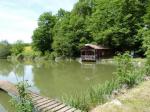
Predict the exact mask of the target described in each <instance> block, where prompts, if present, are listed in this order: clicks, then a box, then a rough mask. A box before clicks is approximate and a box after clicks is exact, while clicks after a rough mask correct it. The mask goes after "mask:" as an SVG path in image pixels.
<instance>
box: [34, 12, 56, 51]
mask: <svg viewBox="0 0 150 112" xmlns="http://www.w3.org/2000/svg"><path fill="white" fill-rule="evenodd" d="M55 22H56V17H55V16H53V15H52V13H50V12H46V13H43V14H42V15H41V16H40V17H39V20H38V28H36V29H35V31H34V32H33V36H32V40H33V48H35V50H38V51H41V52H42V54H44V53H45V52H46V51H49V52H51V51H52V42H53V27H54V25H55Z"/></svg>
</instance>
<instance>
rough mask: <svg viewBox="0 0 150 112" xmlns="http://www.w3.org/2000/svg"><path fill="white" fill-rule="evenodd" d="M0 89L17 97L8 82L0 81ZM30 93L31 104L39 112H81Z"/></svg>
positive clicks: (16, 93) (12, 86) (14, 88)
mask: <svg viewBox="0 0 150 112" xmlns="http://www.w3.org/2000/svg"><path fill="white" fill-rule="evenodd" d="M0 89H1V90H3V91H5V92H7V93H9V94H11V95H15V96H17V95H18V92H17V88H16V86H15V85H14V84H13V83H11V82H9V81H2V80H0ZM30 93H31V97H32V101H33V104H34V106H35V108H36V109H37V110H38V111H39V112H81V111H80V110H77V109H76V108H73V107H71V106H68V105H66V104H64V103H62V102H60V101H58V100H56V99H49V98H47V97H43V96H40V95H39V94H36V93H33V92H31V91H30Z"/></svg>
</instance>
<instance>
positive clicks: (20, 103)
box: [11, 81, 35, 112]
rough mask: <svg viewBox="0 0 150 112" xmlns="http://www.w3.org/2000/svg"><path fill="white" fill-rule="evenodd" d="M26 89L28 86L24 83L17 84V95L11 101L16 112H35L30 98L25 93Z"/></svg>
mask: <svg viewBox="0 0 150 112" xmlns="http://www.w3.org/2000/svg"><path fill="white" fill-rule="evenodd" d="M28 87H29V84H28V83H27V82H26V81H23V82H19V83H18V84H17V89H18V93H19V95H18V96H17V97H15V98H13V99H12V100H11V104H12V106H14V107H15V109H16V112H35V109H34V106H33V103H32V99H31V96H30V94H29V93H28V92H27V88H28Z"/></svg>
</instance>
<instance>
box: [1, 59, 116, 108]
mask: <svg viewBox="0 0 150 112" xmlns="http://www.w3.org/2000/svg"><path fill="white" fill-rule="evenodd" d="M114 71H115V67H114V66H113V65H107V64H94V63H92V64H80V63H78V62H76V61H71V62H70V61H68V62H67V61H62V62H57V63H56V62H52V61H44V62H38V63H12V62H8V61H6V60H0V79H1V80H9V81H11V82H13V83H17V82H18V81H21V80H28V82H29V84H30V85H32V87H31V89H32V90H33V91H36V92H40V93H41V94H43V95H44V96H48V97H53V98H60V97H62V96H63V95H66V94H67V95H72V94H74V93H76V92H78V94H80V93H81V92H84V91H86V90H87V89H88V88H89V86H92V85H95V84H98V83H103V82H104V81H106V80H111V79H112V78H113V75H112V72H114ZM0 93H1V92H0ZM1 97H3V98H4V100H5V99H7V98H8V97H6V96H5V97H4V96H1V94H0V101H1V102H3V103H4V104H2V103H1V102H0V104H1V105H7V103H6V102H5V101H3V100H1ZM3 107H4V106H3ZM4 108H5V107H4ZM6 108H7V107H6Z"/></svg>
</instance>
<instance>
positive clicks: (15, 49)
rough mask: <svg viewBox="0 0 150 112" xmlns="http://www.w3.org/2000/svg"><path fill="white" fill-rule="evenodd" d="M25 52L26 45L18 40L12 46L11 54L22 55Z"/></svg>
mask: <svg viewBox="0 0 150 112" xmlns="http://www.w3.org/2000/svg"><path fill="white" fill-rule="evenodd" d="M23 51H24V43H23V42H22V41H21V40H18V41H17V42H16V43H14V44H12V48H11V53H12V54H14V55H18V54H21V53H22V52H23Z"/></svg>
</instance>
